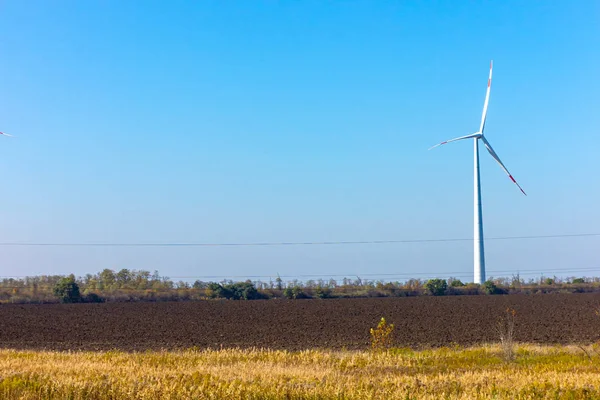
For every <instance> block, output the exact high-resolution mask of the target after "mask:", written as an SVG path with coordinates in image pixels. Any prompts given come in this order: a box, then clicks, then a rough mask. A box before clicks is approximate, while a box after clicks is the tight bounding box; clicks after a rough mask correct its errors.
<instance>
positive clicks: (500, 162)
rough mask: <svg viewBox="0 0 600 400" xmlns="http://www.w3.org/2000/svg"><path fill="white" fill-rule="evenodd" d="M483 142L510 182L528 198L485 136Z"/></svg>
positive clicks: (482, 138)
mask: <svg viewBox="0 0 600 400" xmlns="http://www.w3.org/2000/svg"><path fill="white" fill-rule="evenodd" d="M481 140H483V144H484V145H485V148H486V149H487V151H488V152H489V153H490V154H491V155H492V157H494V160H496V161H497V162H498V164H500V167H502V169H503V170H504V172H506V175H508V177H509V178H510V180H511V181H513V183H514V184H515V185H517V187H518V188H519V189H521V192H523V194H524V195H525V196H527V193H525V191H524V190H523V188H522V187H521V185H519V184H518V183H517V181H516V180H515V178H513V176H512V175H511V174H510V172H508V169H506V167H505V166H504V164H502V161H500V157H498V154H496V152H495V151H494V148H493V147H492V145H491V144H490V142H488V141H487V139H486V138H485V136H482V137H481Z"/></svg>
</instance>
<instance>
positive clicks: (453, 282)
mask: <svg viewBox="0 0 600 400" xmlns="http://www.w3.org/2000/svg"><path fill="white" fill-rule="evenodd" d="M463 286H465V284H464V283H462V281H461V280H460V279H452V280H451V281H450V287H463Z"/></svg>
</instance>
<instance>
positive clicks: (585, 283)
mask: <svg viewBox="0 0 600 400" xmlns="http://www.w3.org/2000/svg"><path fill="white" fill-rule="evenodd" d="M583 292H600V278H581V277H578V278H575V277H572V278H566V279H561V278H558V277H552V278H548V277H544V276H542V277H540V278H538V279H530V280H527V281H526V280H524V279H522V278H520V277H519V276H518V275H517V276H513V277H511V278H496V279H490V280H489V281H487V282H485V283H484V284H483V285H477V284H474V283H463V282H461V281H460V280H458V279H456V278H449V279H430V280H421V279H408V280H406V281H404V282H385V281H374V280H364V279H361V278H358V277H357V278H356V279H349V278H344V279H342V280H338V281H336V280H333V279H330V280H308V281H299V280H293V281H288V282H285V281H283V280H282V279H281V278H276V279H273V280H270V281H269V282H263V281H245V282H233V281H222V282H204V281H199V280H198V281H195V282H184V281H174V280H171V279H170V278H168V277H164V276H160V275H159V274H158V272H157V271H155V272H154V273H150V272H149V271H136V270H128V269H122V270H120V271H113V270H110V269H105V270H103V271H102V272H100V273H97V274H95V275H92V274H87V275H85V276H83V277H75V276H74V275H69V276H62V275H61V276H59V275H54V276H46V275H43V276H33V277H26V278H22V279H15V278H5V279H2V280H1V281H0V303H57V302H63V303H80V302H104V301H110V302H129V301H188V300H207V299H230V300H256V299H310V298H318V299H327V298H346V297H407V296H431V295H434V296H457V295H498V294H538V293H583Z"/></svg>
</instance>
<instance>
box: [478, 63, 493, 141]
mask: <svg viewBox="0 0 600 400" xmlns="http://www.w3.org/2000/svg"><path fill="white" fill-rule="evenodd" d="M493 65H494V64H493V61H490V76H489V78H488V85H487V91H486V92H485V102H484V103H483V113H481V125H479V132H481V133H483V130H484V129H485V120H486V118H487V109H488V104H489V102H490V89H491V88H492V67H493Z"/></svg>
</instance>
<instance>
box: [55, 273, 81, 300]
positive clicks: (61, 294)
mask: <svg viewBox="0 0 600 400" xmlns="http://www.w3.org/2000/svg"><path fill="white" fill-rule="evenodd" d="M54 295H55V296H56V297H58V298H59V300H60V302H61V303H79V302H80V301H81V293H80V292H79V285H77V282H75V277H74V276H73V275H70V276H68V277H66V278H62V279H61V280H59V281H58V282H57V283H56V285H55V286H54Z"/></svg>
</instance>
